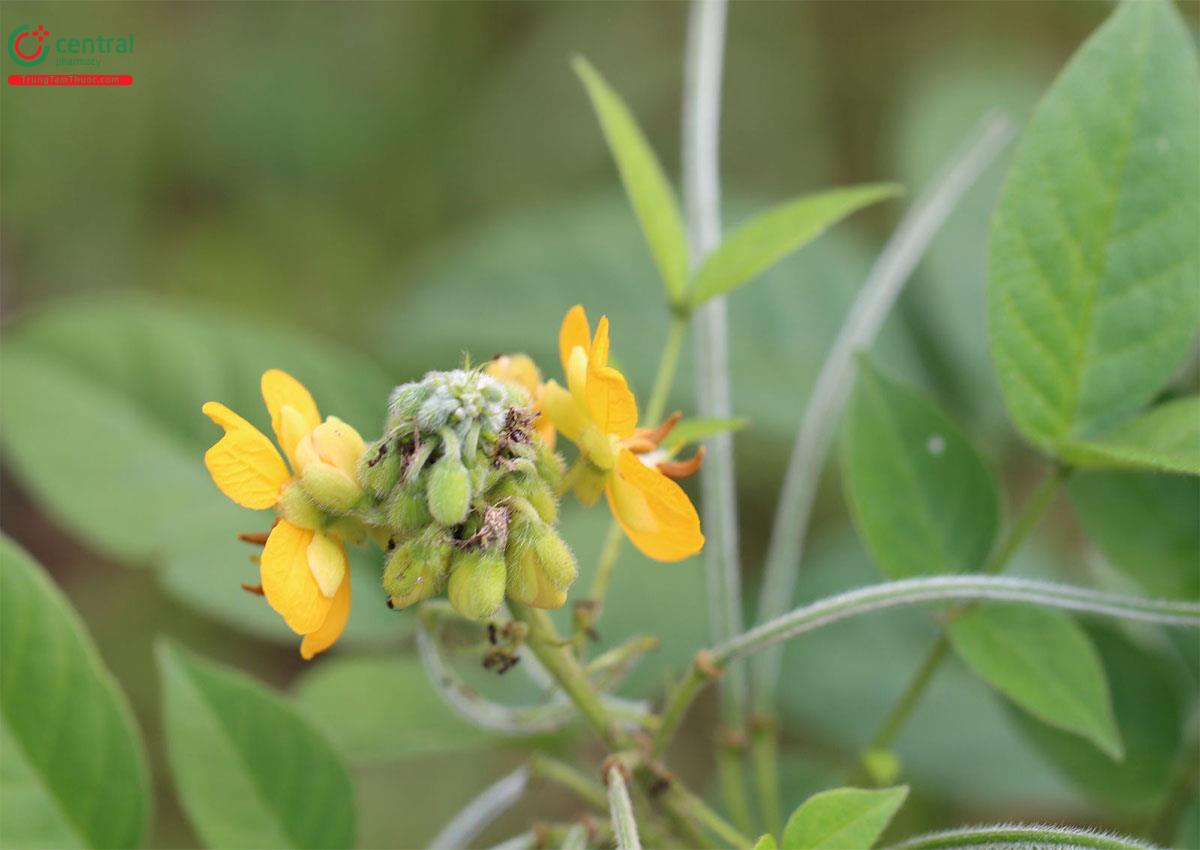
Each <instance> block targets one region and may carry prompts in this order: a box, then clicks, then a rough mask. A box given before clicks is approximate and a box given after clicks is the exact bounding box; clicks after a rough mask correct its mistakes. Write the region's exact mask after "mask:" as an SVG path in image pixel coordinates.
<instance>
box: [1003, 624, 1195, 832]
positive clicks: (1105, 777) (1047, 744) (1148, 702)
mask: <svg viewBox="0 0 1200 850" xmlns="http://www.w3.org/2000/svg"><path fill="white" fill-rule="evenodd" d="M1087 633H1088V636H1089V637H1090V638H1091V640H1092V643H1093V644H1094V645H1095V647H1096V649H1097V650H1098V651H1099V653H1100V658H1101V660H1102V663H1103V665H1104V672H1105V676H1106V678H1107V679H1108V681H1109V683H1110V686H1111V690H1112V701H1113V712H1114V714H1115V715H1116V718H1117V726H1118V727H1119V728H1120V730H1121V737H1122V739H1123V740H1124V741H1125V758H1124V759H1123V760H1121V761H1116V760H1114V759H1112V758H1110V757H1109V756H1107V755H1105V754H1104V753H1102V752H1101V751H1100V750H1098V749H1097V748H1096V747H1094V746H1092V744H1091V743H1089V742H1086V741H1084V740H1082V739H1081V738H1080V737H1079V736H1077V735H1073V734H1068V733H1066V732H1063V731H1060V730H1058V729H1056V728H1054V727H1053V726H1049V725H1047V724H1045V723H1043V722H1041V721H1040V720H1037V719H1036V718H1034V717H1033V716H1032V715H1031V714H1028V713H1027V712H1024V711H1018V710H1016V709H1015V708H1011V707H1010V709H1009V713H1010V716H1011V717H1012V719H1013V721H1014V724H1015V726H1016V728H1017V729H1018V731H1020V732H1021V733H1022V734H1023V735H1024V736H1025V737H1026V738H1027V739H1028V740H1029V741H1030V742H1032V743H1033V744H1034V745H1035V746H1036V747H1037V748H1038V750H1039V751H1040V752H1041V754H1042V756H1043V757H1044V758H1045V759H1046V760H1048V761H1049V762H1050V763H1051V764H1052V765H1053V766H1054V767H1056V768H1057V769H1058V770H1059V771H1060V772H1061V773H1062V775H1063V776H1065V777H1067V778H1068V779H1070V780H1071V781H1072V782H1073V783H1074V784H1075V785H1077V786H1078V787H1079V788H1081V789H1083V790H1084V791H1086V792H1087V793H1088V794H1089V795H1091V796H1092V797H1093V798H1095V799H1096V800H1097V801H1098V802H1100V803H1102V804H1103V806H1104V807H1105V808H1106V809H1109V810H1111V811H1112V812H1113V813H1114V814H1116V813H1122V814H1129V815H1139V816H1143V815H1148V814H1151V813H1154V812H1157V811H1158V810H1159V809H1160V808H1161V805H1162V802H1163V799H1164V796H1165V794H1166V792H1167V789H1168V788H1169V787H1170V783H1171V777H1172V776H1173V775H1174V773H1175V770H1176V769H1177V765H1178V761H1179V754H1180V753H1181V752H1182V751H1183V747H1184V746H1185V743H1184V741H1183V734H1182V730H1183V728H1184V717H1185V716H1186V715H1185V711H1188V710H1190V709H1187V708H1186V707H1185V706H1187V705H1189V704H1190V699H1191V697H1190V696H1189V694H1190V693H1191V690H1190V689H1192V688H1194V683H1193V682H1192V681H1191V679H1190V677H1187V678H1186V679H1185V677H1184V676H1182V675H1180V673H1181V671H1180V670H1179V665H1178V660H1177V659H1175V658H1168V657H1164V656H1163V655H1162V654H1158V653H1155V652H1152V651H1150V649H1148V648H1146V647H1142V646H1137V645H1135V644H1133V643H1132V642H1130V640H1129V639H1128V638H1127V637H1126V636H1125V635H1122V634H1120V633H1119V632H1118V631H1116V630H1115V629H1112V628H1109V627H1107V626H1105V627H1089V628H1088V629H1087Z"/></svg>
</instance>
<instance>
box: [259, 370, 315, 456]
mask: <svg viewBox="0 0 1200 850" xmlns="http://www.w3.org/2000/svg"><path fill="white" fill-rule="evenodd" d="M260 385H261V387H262V397H263V401H264V402H265V403H266V405H267V410H268V412H270V414H271V428H273V429H274V431H275V439H277V440H278V441H279V445H280V446H282V447H283V451H284V453H285V454H287V455H288V457H289V459H290V458H291V455H292V452H293V451H295V446H296V441H298V440H299V439H300V437H303V436H304V435H305V434H307V433H308V432H309V431H311V430H312V429H313V428H316V427H317V426H318V425H320V424H321V414H320V412H319V411H318V410H317V403H316V402H315V401H313V397H312V394H311V393H309V391H308V390H307V389H305V387H304V384H302V383H300V382H299V381H297V380H296V379H295V378H293V377H292V376H291V375H289V374H288V373H287V372H285V371H283V370H282V369H268V370H267V371H265V372H263V376H262V381H261V382H260ZM285 406H286V407H290V408H292V410H294V411H295V412H296V413H298V414H299V415H300V421H301V422H302V423H303V426H300V427H297V423H292V424H291V425H290V426H289V428H288V429H286V430H285V429H284V413H283V409H284V407H285ZM297 431H299V435H298V436H296V432H297Z"/></svg>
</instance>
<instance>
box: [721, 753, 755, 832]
mask: <svg viewBox="0 0 1200 850" xmlns="http://www.w3.org/2000/svg"><path fill="white" fill-rule="evenodd" d="M720 734H721V741H720V742H719V743H718V745H717V776H718V777H719V778H720V781H721V796H722V797H723V798H724V800H725V805H726V806H727V807H728V808H729V813H730V815H732V816H733V822H734V824H735V825H736V826H737V828H738V829H740V830H741V831H742V832H749V831H750V829H751V822H750V801H749V800H748V799H747V798H746V773H745V768H744V765H743V763H744V762H745V756H746V735H745V732H743V731H742V730H740V729H739V730H731V729H726V730H722V732H721V733H720Z"/></svg>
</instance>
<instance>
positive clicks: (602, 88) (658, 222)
mask: <svg viewBox="0 0 1200 850" xmlns="http://www.w3.org/2000/svg"><path fill="white" fill-rule="evenodd" d="M571 64H572V66H573V67H574V68H575V73H576V74H578V75H579V78H580V79H581V80H582V81H583V84H584V86H585V87H586V88H587V92H588V96H589V97H590V98H591V100H592V107H593V108H594V109H595V110H596V116H597V117H598V118H599V119H600V126H601V127H602V128H603V129H604V138H605V139H606V140H607V141H608V147H609V150H611V151H612V155H613V159H615V160H616V162H617V170H618V171H620V172H621V182H623V183H624V184H625V193H626V194H627V195H628V196H629V202H630V203H631V204H632V205H633V211H634V213H635V214H636V215H637V219H638V222H639V223H640V224H641V226H642V233H643V234H644V235H645V237H646V242H647V243H649V245H650V252H651V253H652V254H653V255H654V262H655V264H656V265H657V266H658V272H659V274H660V275H662V279H663V283H664V284H665V285H666V288H667V295H668V296H669V298H670V300H671V301H672V302H678V301H680V300H682V298H683V295H684V288H685V286H686V285H687V268H688V243H687V234H686V233H685V231H684V229H683V216H682V215H681V214H680V212H679V202H678V201H677V200H676V198H675V191H674V190H673V189H672V188H671V184H670V182H669V181H668V180H667V177H666V175H665V174H664V173H663V170H662V166H661V165H660V164H659V162H658V158H657V157H655V155H654V151H653V150H652V149H651V147H650V143H649V142H647V141H646V137H645V135H644V134H643V133H642V131H641V128H639V127H638V124H637V119H635V118H634V117H633V113H632V112H630V111H629V107H628V106H626V105H625V102H624V101H622V100H621V97H620V96H619V95H618V94H617V93H616V92H615V91H613V90H612V88H611V87H610V86H609V85H608V83H607V82H605V80H604V78H603V77H601V76H600V74H599V72H597V71H596V69H595V68H593V67H592V66H591V64H590V63H589V62H588V61H587V60H586V59H584V58H583V57H582V56H576V57H575V59H574V60H573V61H572V63H571Z"/></svg>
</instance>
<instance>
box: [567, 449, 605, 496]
mask: <svg viewBox="0 0 1200 850" xmlns="http://www.w3.org/2000/svg"><path fill="white" fill-rule="evenodd" d="M607 481H608V475H607V474H606V473H605V472H604V470H602V469H600V468H599V467H597V466H595V465H594V464H593V463H592V462H591V461H590V460H588V459H587V458H580V459H579V462H578V465H577V466H576V467H575V469H573V470H572V471H571V488H572V489H573V490H574V491H575V495H576V497H578V499H579V501H581V502H583V503H584V504H585V505H594V504H596V500H597V499H599V498H600V494H601V493H603V492H604V485H605V483H606V482H607Z"/></svg>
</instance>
